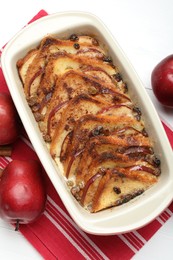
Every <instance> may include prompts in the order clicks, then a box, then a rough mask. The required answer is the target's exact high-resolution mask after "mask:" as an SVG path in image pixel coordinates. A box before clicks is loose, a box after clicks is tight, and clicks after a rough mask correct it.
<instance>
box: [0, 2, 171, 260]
mask: <svg viewBox="0 0 173 260" xmlns="http://www.w3.org/2000/svg"><path fill="white" fill-rule="evenodd" d="M40 9H44V10H46V11H47V12H48V13H55V12H62V11H87V12H91V13H94V14H96V15H97V16H99V17H100V18H101V19H102V21H103V22H104V23H105V24H106V26H107V27H108V28H109V30H110V31H111V32H112V34H113V35H114V37H115V38H116V40H117V41H118V42H119V44H120V46H121V47H122V49H123V51H124V52H125V54H126V55H127V57H128V58H129V59H130V61H131V63H132V65H133V66H134V68H135V70H136V72H137V73H138V75H139V77H140V78H141V80H142V82H143V84H144V85H145V87H146V89H147V91H148V93H149V95H150V96H151V98H152V100H153V103H154V105H155V106H156V108H157V111H158V113H159V115H160V117H161V118H162V119H163V120H164V121H165V123H166V124H167V125H169V126H170V127H171V128H172V130H173V110H172V109H171V110H168V111H165V110H164V109H163V108H162V107H161V106H160V105H159V104H158V103H157V101H156V99H155V98H154V97H153V95H152V90H151V84H150V75H151V71H152V69H153V68H154V66H155V65H156V64H157V63H158V62H159V61H160V60H161V59H163V58H164V57H166V56H167V55H169V54H172V53H173V1H172V0H130V1H129V0H121V1H120V0H106V1H101V0H95V1H93V0H88V1H81V0H73V1H72V0H62V1H57V0H49V1H48V0H47V1H46V0H45V1H42V0H28V1H23V0H15V1H11V0H5V1H3V4H2V3H1V8H0V46H3V45H4V44H5V43H6V42H7V41H9V40H10V39H11V38H12V37H13V36H14V34H15V33H16V32H18V31H19V30H20V29H21V28H22V27H23V26H24V25H25V24H26V23H27V22H28V21H29V20H30V19H31V18H32V17H33V16H34V15H35V14H36V13H37V12H38V11H40ZM0 259H5V260H8V259H13V260H15V259H18V260H20V259H22V260H25V259H34V260H37V259H42V258H41V256H40V255H39V254H38V252H37V251H36V250H35V249H34V248H33V247H32V246H31V245H30V244H29V243H28V242H27V241H26V239H25V238H24V237H23V236H22V235H21V234H20V233H19V232H15V231H14V230H13V228H12V227H11V226H10V225H9V224H7V223H5V222H4V221H3V220H0ZM133 259H135V260H137V259H141V260H143V259H145V260H146V259H147V260H150V259H151V260H153V259H157V260H161V259H166V260H169V259H173V217H171V218H170V219H169V220H168V221H167V222H166V224H165V225H164V226H163V227H162V228H161V229H160V230H159V231H158V232H157V233H156V234H155V235H154V236H153V237H152V238H151V239H150V241H149V242H148V243H147V244H146V245H145V246H144V247H143V248H142V249H141V250H140V251H139V252H138V253H137V254H136V255H135V257H134V258H133Z"/></svg>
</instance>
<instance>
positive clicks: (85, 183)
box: [17, 34, 161, 212]
mask: <svg viewBox="0 0 173 260" xmlns="http://www.w3.org/2000/svg"><path fill="white" fill-rule="evenodd" d="M17 68H18V71H19V76H20V78H21V81H22V83H23V86H24V91H25V94H26V98H27V101H28V104H29V106H30V107H31V109H32V112H33V114H34V116H35V119H36V121H37V122H38V125H39V128H40V131H41V132H42V135H43V137H44V139H45V142H46V143H47V145H48V149H49V151H50V153H51V155H52V157H53V159H54V160H55V162H56V163H57V164H58V165H59V166H61V167H62V168H63V174H64V176H65V177H66V178H67V179H69V180H71V179H72V180H73V182H74V185H73V186H72V187H71V193H72V194H73V196H74V197H75V198H76V199H77V200H78V201H79V203H80V204H81V205H82V206H83V207H85V208H87V209H88V210H89V211H90V212H98V211H100V210H103V209H106V208H110V207H113V206H119V205H121V204H123V203H126V202H128V201H130V200H132V199H133V198H135V197H137V196H139V195H141V194H142V193H143V192H144V191H145V190H146V189H148V188H149V187H150V186H152V185H153V184H154V183H156V182H157V180H158V177H159V175H160V173H161V172H160V160H159V159H157V158H156V156H155V153H154V150H153V143H152V141H151V139H150V138H149V137H148V134H147V132H146V131H145V124H144V121H143V119H142V115H141V111H140V109H139V108H138V107H136V106H135V105H134V103H133V101H132V100H131V98H130V96H129V94H128V92H127V90H128V89H127V84H126V83H125V82H124V81H123V78H122V76H121V74H120V73H119V70H118V68H117V67H116V66H115V65H114V64H113V61H112V59H111V58H110V57H109V55H108V53H107V52H106V51H105V50H104V48H103V47H102V44H100V42H99V41H97V40H96V39H94V38H93V37H91V36H86V35H83V36H77V35H75V34H73V35H71V36H70V37H69V39H63V40H62V39H58V38H56V37H53V36H51V35H48V36H47V37H45V38H44V39H42V41H41V43H40V45H39V46H38V47H37V48H36V49H33V50H31V51H29V52H28V53H27V54H26V56H25V57H24V58H22V59H20V60H19V61H18V62H17Z"/></svg>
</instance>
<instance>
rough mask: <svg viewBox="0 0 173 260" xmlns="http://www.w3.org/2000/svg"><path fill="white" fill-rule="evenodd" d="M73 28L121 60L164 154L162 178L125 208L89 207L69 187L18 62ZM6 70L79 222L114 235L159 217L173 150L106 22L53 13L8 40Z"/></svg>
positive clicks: (172, 182) (171, 189) (168, 190)
mask: <svg viewBox="0 0 173 260" xmlns="http://www.w3.org/2000/svg"><path fill="white" fill-rule="evenodd" d="M72 33H77V34H81V33H82V34H89V35H92V36H93V35H94V36H95V37H96V38H98V39H99V40H100V41H101V42H103V43H104V44H105V45H106V46H107V47H108V49H109V54H110V56H111V57H112V58H113V62H114V64H116V65H118V67H119V70H120V72H121V74H122V76H123V79H124V80H125V82H127V84H128V87H129V93H130V95H131V97H132V100H134V101H135V103H137V104H138V105H139V106H140V108H141V110H142V113H143V117H144V120H145V124H146V129H147V131H148V132H149V135H150V136H151V138H152V139H153V140H154V143H155V147H154V150H155V153H156V154H157V155H158V156H159V158H160V159H161V169H162V174H161V177H160V179H159V182H158V183H157V184H156V185H154V186H153V187H152V188H151V189H149V190H148V191H146V192H145V193H144V194H143V195H141V196H139V197H138V198H136V199H134V200H132V201H130V202H128V203H127V204H124V205H122V206H119V207H114V208H111V209H107V210H104V211H102V212H99V213H94V214H93V213H89V212H87V211H86V210H85V209H83V208H82V207H81V206H80V205H79V204H78V202H77V201H76V200H75V199H74V198H73V196H72V195H71V193H70V192H69V190H68V188H67V185H66V181H65V180H64V177H63V176H62V174H61V173H60V170H59V169H58V167H57V166H56V165H55V163H54V161H53V160H52V158H51V156H50V154H49V153H48V150H47V147H46V145H45V143H44V141H43V139H42V136H41V134H40V132H39V129H38V126H37V123H36V122H35V119H34V117H33V115H32V112H31V111H30V108H29V107H28V104H27V102H26V100H25V96H24V92H23V88H22V84H21V81H20V79H19V76H18V72H17V68H16V61H17V60H18V59H19V58H21V57H23V56H24V55H25V54H26V52H27V51H29V50H30V49H31V48H33V47H35V46H37V45H38V43H39V42H40V40H41V39H42V38H43V37H44V36H46V35H47V34H56V35H58V37H68V36H69V35H71V34H72ZM1 62H2V69H3V72H4V75H5V78H6V81H7V84H8V87H9V90H10V92H11V95H12V98H13V100H14V103H15V105H16V108H17V110H18V113H19V115H20V117H21V120H22V122H23V125H24V127H25V129H26V131H27V133H28V136H29V138H30V140H31V142H32V144H33V146H34V148H35V151H36V152H37V154H38V156H39V158H40V161H41V162H42V164H43V166H44V168H45V170H46V172H47V174H48V176H49V178H50V180H51V181H52V183H53V185H54V187H55V189H56V190H57V192H58V194H59V196H60V197H61V199H62V201H63V203H64V204H65V206H66V208H67V210H68V211H69V213H70V215H71V217H72V218H73V219H74V221H75V222H76V223H77V224H78V225H79V227H81V229H83V230H84V231H86V232H88V233H92V234H97V235H110V234H118V233H124V232H128V231H131V230H134V229H138V228H140V227H142V226H144V225H146V224H147V223H149V222H150V221H152V220H153V219H154V218H156V217H157V216H158V215H159V214H160V213H161V212H162V211H163V210H164V209H165V208H166V207H167V206H168V205H169V204H170V203H171V201H172V198H173V153H172V149H171V147H170V144H169V141H168V139H167V136H166V134H165V131H164V129H163V127H162V124H161V122H160V119H159V117H158V115H157V113H156V111H155V108H154V106H153V104H152V102H151V101H150V98H149V97H148V95H147V93H146V91H145V88H144V86H143V85H142V84H141V81H140V80H139V78H138V76H137V75H136V73H135V71H134V69H133V68H132V66H131V64H130V63H129V61H128V60H127V58H126V57H125V55H124V53H123V52H122V50H121V48H120V47H119V45H118V44H117V42H116V40H115V39H114V38H113V36H112V35H111V34H110V32H109V31H108V29H107V28H106V27H105V25H104V24H103V23H102V22H101V21H100V20H99V19H98V18H97V17H95V16H94V15H92V14H88V13H83V12H65V13H56V14H53V15H48V16H46V17H44V18H41V19H39V20H38V21H36V22H34V23H32V24H30V25H28V26H26V27H25V28H24V29H22V30H21V31H20V32H19V33H17V34H16V35H15V36H14V38H13V39H12V40H11V41H10V42H9V43H8V44H7V45H6V47H5V49H4V51H3V54H2V60H1Z"/></svg>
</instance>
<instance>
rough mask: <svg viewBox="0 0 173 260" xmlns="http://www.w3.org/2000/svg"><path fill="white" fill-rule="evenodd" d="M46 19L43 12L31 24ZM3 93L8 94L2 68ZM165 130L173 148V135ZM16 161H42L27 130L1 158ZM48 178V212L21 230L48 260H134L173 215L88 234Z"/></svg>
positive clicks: (0, 85)
mask: <svg viewBox="0 0 173 260" xmlns="http://www.w3.org/2000/svg"><path fill="white" fill-rule="evenodd" d="M45 15H47V13H46V12H45V11H44V10H41V11H40V12H39V13H38V14H37V15H36V16H35V17H34V18H33V19H32V20H31V21H30V22H32V21H34V20H36V19H38V18H40V17H42V16H45ZM0 91H5V92H8V88H7V85H6V82H5V80H4V77H3V73H2V70H1V68H0ZM164 127H165V131H166V133H167V135H168V138H169V140H170V143H171V145H172V147H173V132H172V131H171V130H170V129H169V128H168V127H166V126H165V125H164ZM14 159H21V160H28V159H37V160H38V157H37V155H36V153H35V151H34V149H33V147H32V145H31V143H30V141H29V139H28V137H27V135H26V133H25V130H24V129H23V130H22V132H21V135H20V137H19V139H18V140H17V141H16V142H15V143H14V145H13V152H12V156H11V157H0V167H1V168H4V167H5V166H6V165H7V164H8V163H9V161H11V160H14ZM44 175H45V179H46V184H47V194H48V201H47V206H46V209H45V212H44V214H43V215H42V217H41V218H40V219H39V220H38V221H37V222H35V223H33V224H29V225H21V227H20V232H21V233H22V234H23V235H24V236H25V238H26V239H27V240H28V241H29V242H30V243H31V244H32V245H33V246H34V247H35V248H36V249H37V250H38V252H40V254H41V255H42V256H43V258H44V259H48V260H53V259H63V260H66V259H70V258H74V259H78V260H80V259H117V260H118V259H123V260H126V259H131V258H132V256H133V255H134V254H135V253H136V252H137V251H138V250H140V249H141V248H142V247H143V246H144V245H145V243H147V241H148V240H149V239H150V238H151V237H152V236H153V235H154V233H155V232H156V231H157V230H158V229H159V228H160V227H161V226H162V225H163V224H164V223H165V222H166V221H167V220H168V219H169V218H170V216H171V215H172V214H173V203H172V204H171V205H170V206H169V207H168V208H167V209H166V210H165V211H164V212H163V213H162V214H161V215H160V216H158V217H157V218H156V219H155V220H154V221H152V222H151V223H150V224H148V225H147V226H145V227H143V228H141V229H138V230H136V231H132V232H129V233H126V234H120V235H111V236H95V235H91V234H87V233H85V232H84V231H82V230H81V229H80V228H79V227H78V226H77V225H76V224H75V223H74V221H73V220H72V219H71V217H70V216H69V214H68V212H67V210H66V208H65V207H64V205H63V203H62V201H61V200H60V198H59V196H58V194H57V192H56V191H55V189H54V187H53V185H52V184H51V182H50V180H49V179H48V177H47V175H46V173H45V172H44Z"/></svg>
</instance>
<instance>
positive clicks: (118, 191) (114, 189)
mask: <svg viewBox="0 0 173 260" xmlns="http://www.w3.org/2000/svg"><path fill="white" fill-rule="evenodd" d="M113 191H114V192H115V193H116V194H120V193H121V189H120V188H119V187H113Z"/></svg>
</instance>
